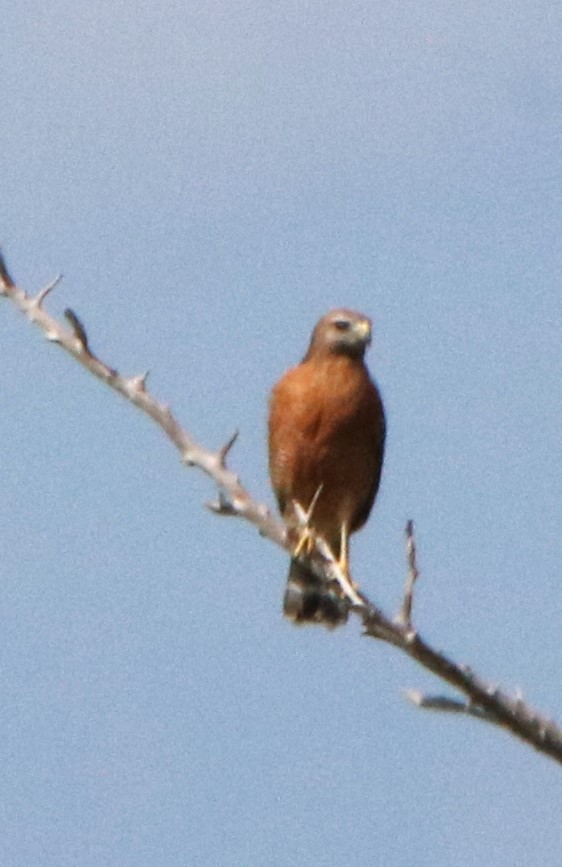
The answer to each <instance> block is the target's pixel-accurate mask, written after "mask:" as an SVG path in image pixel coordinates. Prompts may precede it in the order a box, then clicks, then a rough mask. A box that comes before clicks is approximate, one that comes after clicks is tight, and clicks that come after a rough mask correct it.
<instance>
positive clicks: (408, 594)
mask: <svg viewBox="0 0 562 867" xmlns="http://www.w3.org/2000/svg"><path fill="white" fill-rule="evenodd" d="M406 556H407V560H408V577H407V578H406V588H405V590H404V598H403V600H402V606H401V608H400V612H399V613H398V616H397V618H396V622H397V623H400V624H402V626H411V625H412V609H413V605H414V589H415V586H416V581H417V580H418V578H419V574H420V573H419V571H418V566H417V560H416V539H415V536H414V522H413V521H411V520H410V521H408V522H407V524H406Z"/></svg>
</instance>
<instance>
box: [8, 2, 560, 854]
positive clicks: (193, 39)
mask: <svg viewBox="0 0 562 867" xmlns="http://www.w3.org/2000/svg"><path fill="white" fill-rule="evenodd" d="M1 6H2V9H1V13H2V14H1V20H2V35H1V42H2V72H1V79H0V81H1V85H0V87H1V94H2V137H1V141H2V159H1V160H0V209H1V243H2V246H3V249H4V251H5V254H6V257H7V261H8V264H9V266H10V268H11V270H12V272H13V274H14V276H15V278H16V279H17V280H18V281H19V282H20V283H21V285H22V286H23V287H24V288H26V289H28V290H30V291H36V290H38V289H40V288H41V287H42V286H44V285H45V284H46V283H47V282H49V281H50V280H51V279H52V278H53V277H54V276H55V275H56V274H57V273H58V272H60V271H62V272H64V275H65V280H64V282H63V283H62V285H61V286H60V287H59V288H58V289H57V291H56V292H55V293H54V295H53V296H52V297H51V298H50V299H49V309H50V310H51V312H53V313H56V314H58V315H60V314H61V313H62V310H63V309H64V307H66V306H71V307H73V308H74V309H75V310H76V311H77V313H78V314H79V315H80V316H81V317H82V318H83V320H84V322H85V324H86V326H87V328H88V332H89V335H90V340H91V343H92V346H93V349H94V351H96V352H97V353H98V354H100V355H102V357H104V359H106V360H107V361H108V363H110V364H111V365H113V366H116V367H118V368H119V369H120V370H122V371H123V372H125V373H131V374H134V373H139V372H142V371H143V370H145V369H146V368H150V370H151V380H150V382H151V386H152V389H153V390H154V392H155V393H156V394H157V396H158V397H159V398H160V399H163V400H166V401H169V402H170V403H171V405H172V408H173V409H174V411H175V412H176V413H177V415H178V416H179V418H180V420H181V421H182V422H183V423H184V424H185V425H186V426H187V427H188V428H189V429H190V430H191V432H192V433H193V434H194V435H195V436H196V437H197V438H198V439H199V440H200V441H201V442H203V443H204V444H206V445H208V446H211V447H216V446H219V445H221V444H222V443H223V442H224V441H225V440H226V439H227V438H228V437H229V436H230V434H231V433H232V431H233V429H235V428H239V430H240V440H239V443H238V444H237V446H236V448H235V450H234V453H233V464H234V465H235V467H236V468H237V470H239V471H240V473H241V475H242V479H243V481H244V483H245V484H246V485H247V486H248V487H249V488H250V490H251V491H252V492H253V493H254V494H255V495H256V496H257V497H259V498H260V499H264V500H267V501H268V502H269V503H270V504H272V505H273V498H272V495H271V493H270V491H269V483H268V479H267V471H266V448H265V420H266V405H267V396H268V392H269V389H270V387H271V385H272V384H273V382H274V381H275V380H276V378H277V377H278V376H279V375H280V374H281V373H282V371H283V370H284V369H285V368H286V367H288V366H289V365H291V364H293V363H295V362H296V361H297V360H298V359H299V358H300V357H301V356H302V354H303V352H304V350H305V348H306V343H307V340H308V336H309V333H310V329H311V327H312V325H313V324H314V322H315V321H316V319H317V318H318V317H319V316H320V315H321V314H322V313H324V312H325V311H326V310H327V309H329V308H330V307H333V306H339V305H346V306H351V307H354V308H357V309H359V310H361V311H363V312H365V313H367V314H369V315H370V316H372V318H373V320H374V343H373V346H372V349H371V351H370V354H369V363H370V366H371V369H372V370H373V371H374V374H375V376H376V378H377V379H378V381H379V383H380V386H381V389H382V391H383V394H384V397H385V401H386V405H387V410H388V419H389V439H388V455H387V462H386V467H385V474H384V481H383V485H382V489H381V494H380V498H379V501H378V503H377V506H376V509H375V512H374V515H373V517H372V519H371V521H370V523H369V525H368V527H367V528H366V529H365V530H364V531H363V532H362V533H361V534H359V535H358V536H357V537H355V539H354V544H353V552H352V557H353V568H354V573H355V575H356V576H357V578H358V579H359V580H360V581H361V583H362V585H363V586H364V588H365V590H366V591H367V592H368V593H369V595H371V596H372V597H373V598H374V599H375V600H376V601H377V603H379V604H380V605H382V606H383V607H384V608H385V610H387V611H388V612H389V613H393V612H394V611H395V610H396V609H397V607H398V604H399V599H400V594H401V590H402V586H403V582H404V578H405V561H404V546H403V528H404V524H405V521H406V519H407V518H408V517H412V518H414V519H415V521H416V527H417V533H418V546H419V562H420V567H421V570H422V578H421V580H420V584H419V589H418V596H417V605H416V621H417V625H418V627H419V629H420V630H421V632H422V633H423V635H424V636H425V637H426V638H428V639H429V640H431V641H432V642H433V643H434V644H435V645H436V646H437V647H439V648H442V649H444V650H447V651H448V652H450V653H451V654H452V655H453V656H454V657H455V659H457V660H458V661H460V662H464V663H467V664H470V665H471V666H473V667H474V669H475V670H476V671H477V672H479V673H480V674H481V675H482V676H484V677H486V678H488V679H490V680H492V681H494V682H497V683H501V684H502V685H503V686H504V687H506V688H508V689H510V690H515V689H516V688H520V689H522V690H523V693H524V695H525V697H526V698H527V699H528V700H529V701H530V702H531V703H533V704H535V705H536V706H537V707H538V708H540V709H541V710H543V711H544V712H545V713H547V714H549V715H552V716H554V717H555V718H557V719H558V720H559V721H560V720H562V692H561V682H562V677H561V671H562V649H561V647H562V645H561V624H562V574H561V563H562V539H561V536H562V534H561V531H560V502H561V493H562V460H561V445H560V431H561V425H562V410H561V407H562V386H561V380H562V376H561V373H562V350H561V331H562V302H561V271H562V248H561V242H560V239H561V238H562V201H561V199H562V195H561V193H562V7H561V6H560V4H558V3H552V2H547V0H538V2H535V3H528V2H523V0H515V2H514V0H510V2H507V0H506V2H500V0H488V2H468V3H463V4H458V3H457V4H453V3H442V2H436V0H428V2H422V3H419V2H405V3H387V2H384V3H382V2H373V0H370V2H366V0H365V2H360V0H349V2H345V3H343V2H330V0H326V2H321V0H318V2H306V0H301V2H296V0H292V2H288V0H280V2H278V3H259V2H240V3H237V2H233V3H230V2H224V0H223V2H209V0H205V2H197V3H195V2H192V0H187V2H183V3H180V2H178V0H172V2H160V3H148V2H137V3H134V2H131V0H124V2H122V3H120V4H117V3H110V2H99V3H93V4H86V3H75V2H74V3H73V2H69V0H51V2H49V3H48V4H45V3H39V2H33V0H31V2H25V0H24V2H20V3H17V4H14V3H6V2H3V3H2V4H1ZM0 363H1V371H2V376H1V386H0V400H1V410H2V411H1V414H0V442H1V443H2V448H1V452H0V485H1V488H0V527H1V533H0V576H1V591H0V618H1V621H0V622H1V638H0V647H1V655H0V661H1V673H2V687H1V700H0V764H1V767H2V773H1V775H0V864H1V865H2V867H35V865H41V867H42V865H47V867H50V865H57V867H59V865H60V867H75V865H79V867H114V865H119V867H160V865H172V867H176V865H195V867H214V865H220V867H223V865H224V867H262V865H263V867H269V865H272V867H293V865H311V867H339V865H352V867H355V865H357V867H367V865H379V864H380V865H385V867H401V865H414V864H415V865H420V867H424V865H427V867H429V865H432V867H433V865H436V864H437V865H454V867H469V865H470V867H472V865H482V864H486V865H492V867H495V865H501V867H503V865H509V867H519V865H526V867H527V865H531V867H539V865H540V867H544V865H558V864H560V860H561V858H562V854H561V853H562V820H561V816H562V811H561V805H562V774H561V769H560V767H559V766H558V765H556V764H555V763H553V762H551V761H549V760H547V759H545V758H544V757H542V756H540V755H538V754H535V753H534V752H533V751H532V750H531V749H530V748H528V747H526V746H524V745H522V744H520V743H519V742H517V741H515V740H513V739H512V738H510V737H509V736H508V735H506V734H504V733H503V732H501V731H500V730H495V729H493V728H491V727H486V726H484V725H482V724H479V723H478V722H475V721H471V720H463V719H459V718H449V717H445V716H439V715H429V714H424V713H422V712H421V711H417V710H415V709H414V708H412V707H411V706H410V705H408V704H407V703H406V702H405V701H404V698H403V695H402V690H403V689H404V688H407V687H414V688H420V689H423V690H426V691H430V692H436V691H437V692H441V691H442V687H441V686H440V684H439V683H438V682H437V681H435V680H434V679H432V678H431V677H430V676H429V675H427V674H426V673H425V672H423V671H422V670H421V669H418V668H417V667H416V666H414V665H413V663H411V662H410V661H409V660H408V659H406V658H402V657H401V656H400V655H399V654H398V653H397V652H395V651H393V650H392V649H391V648H388V647H386V646H384V645H379V644H378V643H376V642H374V641H370V640H366V639H363V638H361V636H360V634H359V629H358V627H357V625H356V624H351V625H350V626H349V627H348V628H346V629H344V630H340V631H339V632H337V633H333V634H329V633H326V632H323V631H321V630H318V629H308V630H306V629H304V630H298V629H295V628H294V627H292V626H291V625H290V624H288V623H286V622H284V621H283V620H282V618H281V616H280V606H281V598H282V594H283V586H284V581H285V575H286V570H287V558H286V556H285V555H284V554H283V552H281V551H280V550H278V549H276V548H275V547H273V546H272V545H270V544H268V543H267V542H265V541H264V540H261V539H260V538H259V537H258V535H257V533H256V532H255V531H254V530H253V529H252V528H251V527H249V526H248V525H245V524H243V523H241V522H237V521H234V520H226V519H218V518H216V517H214V516H212V515H211V514H209V513H208V512H207V511H206V510H205V509H204V508H203V507H202V504H203V503H204V501H205V500H207V499H210V498H212V496H213V488H212V485H211V484H210V483H209V481H208V480H207V479H205V478H204V477H203V476H202V475H201V474H199V473H198V472H196V471H194V470H190V471H188V470H185V469H183V468H182V467H181V466H180V465H179V462H178V455H177V453H176V452H175V451H174V450H173V448H172V447H171V446H170V445H169V443H168V442H167V441H166V439H165V438H164V437H163V436H162V434H161V432H160V431H159V430H158V429H157V428H156V427H155V426H153V425H152V424H151V422H150V421H149V420H147V419H146V418H145V417H143V416H142V415H141V414H140V413H139V412H137V411H135V410H134V409H133V408H132V407H130V406H128V405H127V404H126V403H125V402H123V401H122V400H120V399H119V398H118V397H117V396H116V395H114V394H113V393H112V392H110V391H109V390H108V389H106V388H104V387H103V386H102V385H101V384H100V383H98V382H97V381H95V380H94V379H92V378H91V377H89V376H88V375H87V374H86V373H85V371H83V370H82V369H81V368H80V367H79V366H78V365H76V364H75V363H74V362H73V361H72V360H71V359H70V358H68V357H66V356H65V355H64V354H63V353H62V352H61V351H60V350H58V349H57V348H55V347H53V346H50V345H49V344H48V343H46V342H45V341H44V340H42V338H41V336H40V334H39V333H38V332H37V331H35V330H34V329H33V328H32V327H31V326H30V325H29V324H28V323H27V322H26V321H25V320H24V319H23V318H22V317H21V316H19V315H18V314H17V313H16V312H15V310H14V309H13V308H12V307H11V306H10V305H9V304H8V303H7V302H5V301H4V302H3V303H1V304H0Z"/></svg>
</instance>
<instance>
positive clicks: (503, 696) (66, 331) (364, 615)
mask: <svg viewBox="0 0 562 867" xmlns="http://www.w3.org/2000/svg"><path fill="white" fill-rule="evenodd" d="M59 279H60V278H57V279H56V280H54V281H53V282H52V283H51V284H49V285H48V286H46V287H45V288H44V289H43V290H42V291H41V292H39V293H38V294H37V295H36V296H30V295H28V294H27V293H26V292H25V291H24V290H23V289H21V288H19V287H18V286H17V285H16V284H15V283H14V282H13V280H12V278H11V277H10V274H9V272H8V270H7V268H6V264H5V262H4V260H3V258H2V257H1V256H0V295H1V296H5V297H6V298H8V299H9V300H10V301H12V303H13V304H14V305H15V306H16V307H17V308H18V309H19V310H20V311H21V312H22V313H23V314H24V315H25V316H26V317H27V319H29V321H30V322H32V323H34V324H35V325H37V326H38V327H39V328H40V329H41V331H42V332H43V334H44V335H45V337H46V338H47V340H50V341H51V342H53V343H56V344H58V345H59V346H61V347H62V348H63V349H65V350H66V351H67V352H68V353H69V354H70V355H72V357H73V358H75V359H76V361H78V362H79V363H80V364H82V365H83V367H85V368H86V369H87V370H88V371H89V372H90V373H92V374H93V375H94V376H96V377H97V378H98V379H101V380H102V381H103V382H105V383H106V384H107V385H109V386H110V387H111V388H112V389H114V391H117V392H118V393H119V394H121V395H122V396H123V397H124V398H126V400H128V401H130V402H131V403H133V404H134V405H135V406H137V407H139V409H141V410H142V411H143V412H145V413H146V414H147V415H148V416H150V418H152V419H153V421H154V422H155V423H156V424H157V425H158V426H159V427H160V428H161V429H162V431H163V432H164V433H165V434H166V436H167V437H168V439H170V440H171V442H172V443H173V444H174V445H175V447H176V448H177V449H178V451H179V452H180V455H181V460H182V463H184V464H185V465H186V466H194V467H198V468H199V469H200V470H202V471H203V472H204V473H206V474H207V475H208V476H210V478H211V479H212V480H213V481H214V482H215V484H216V486H217V488H218V498H217V500H216V501H215V502H213V503H208V504H207V505H208V507H209V508H210V509H211V510H212V511H214V512H215V513H217V514H220V515H233V516H236V517H239V518H243V519H244V520H246V521H248V522H249V523H251V524H253V525H254V526H255V527H257V529H258V530H259V532H260V534H261V535H262V536H265V537H267V538H268V539H270V540H271V541H272V542H274V543H275V544H277V545H279V546H281V547H283V548H285V549H287V550H290V549H291V544H290V541H289V540H288V534H287V531H286V530H287V528H286V527H285V526H284V524H283V523H282V522H281V521H279V520H277V519H276V518H275V517H274V516H272V514H271V513H270V511H269V509H268V508H267V507H266V506H265V505H263V504H262V503H258V502H256V501H255V500H254V499H253V498H252V496H251V495H250V494H249V492H248V491H247V490H246V488H244V487H243V485H242V484H241V482H240V479H239V478H238V476H237V475H236V473H234V472H233V471H232V470H230V469H228V467H227V464H226V459H227V456H228V454H229V452H230V449H231V448H232V446H233V445H234V442H235V440H236V437H237V433H235V434H234V435H233V436H232V437H231V438H230V439H229V440H228V441H227V442H226V444H225V445H224V446H222V448H220V449H219V450H218V451H210V450H208V449H206V448H204V447H203V446H201V445H199V443H197V442H196V441H195V439H194V438H193V437H192V436H191V434H190V433H188V431H187V430H186V429H185V428H183V427H182V426H181V425H180V424H179V422H178V421H177V420H176V418H175V417H174V415H173V413H172V412H171V410H170V408H169V406H167V405H166V404H164V403H160V402H159V401H158V400H157V399H156V398H155V397H154V396H153V395H152V394H150V392H149V391H148V390H147V376H148V374H147V373H142V374H139V375H136V376H123V375H122V374H120V373H118V371H117V370H115V369H114V368H112V367H109V366H108V365H107V364H105V362H103V361H102V360H101V359H100V358H98V357H97V356H96V355H95V354H94V353H93V352H92V350H91V348H90V344H89V340H88V336H87V332H86V329H85V327H84V325H83V323H82V322H81V320H80V319H79V318H78V316H77V315H76V313H74V312H73V311H72V310H66V311H65V317H66V319H67V321H68V322H69V324H70V328H67V327H65V326H64V325H63V324H62V323H60V322H59V321H58V320H56V319H55V318H54V317H52V316H50V315H49V314H48V313H47V312H46V311H45V309H44V307H43V303H44V301H45V299H46V297H47V295H48V294H49V293H50V292H51V291H52V290H53V288H54V287H55V286H56V284H57V283H58V282H59ZM406 553H407V561H408V577H407V582H406V589H405V592H404V597H403V600H402V605H401V608H400V611H399V613H398V615H397V617H396V618H395V619H394V620H392V619H390V618H389V617H387V616H386V615H385V614H384V613H383V612H382V611H381V610H380V609H379V608H377V606H376V605H374V604H373V603H372V602H371V601H370V600H369V599H368V598H367V597H366V596H365V595H364V593H363V592H362V591H360V590H359V589H358V588H357V587H356V586H352V585H350V583H349V581H348V578H347V576H345V575H343V574H341V571H340V570H339V568H338V565H337V563H336V561H335V558H334V557H333V555H332V554H331V552H330V550H329V549H328V548H327V546H326V545H325V544H324V543H323V542H322V540H318V544H317V551H316V552H315V554H314V555H313V564H312V565H313V568H314V569H315V571H317V572H318V574H319V575H321V576H322V577H324V578H325V580H327V581H333V580H336V581H338V583H339V585H340V587H341V589H342V592H343V593H344V595H345V596H346V597H347V599H348V600H349V604H350V610H351V612H352V613H353V614H355V615H356V616H357V617H358V618H359V619H360V620H361V621H362V624H363V628H364V635H366V636H369V637H371V638H378V639H380V640H382V641H386V642H387V643H389V644H392V645H393V646H394V647H397V648H398V649H399V650H401V651H402V652H403V653H405V654H407V655H408V656H409V657H410V658H411V659H414V660H415V661H416V662H418V663H419V664H420V665H421V666H423V667H424V668H425V669H427V670H429V671H430V672H432V673H433V674H435V675H436V676H437V677H439V678H441V680H444V681H445V682H447V683H448V684H450V685H451V686H453V687H454V688H455V689H457V690H458V691H459V692H460V693H461V694H463V696H464V698H463V699H462V698H451V697H448V696H426V695H423V694H422V693H420V692H418V691H416V690H408V691H406V696H407V698H408V699H409V700H410V701H412V702H413V703H414V704H416V705H417V706H418V707H421V708H425V709H428V710H437V711H441V712H449V713H461V714H464V715H469V716H474V717H477V718H478V719H481V720H484V721H485V722H488V723H492V724H493V725H497V726H501V727H502V728H505V729H507V730H508V731H509V732H511V734H513V735H515V736H516V737H518V738H520V739H521V740H523V741H525V742H526V743H527V744H529V745H531V746H532V747H534V748H535V749H536V750H538V751H539V752H542V753H544V754H545V755H547V756H549V757H550V758H552V759H554V760H555V761H557V762H559V763H560V764H562V729H560V728H559V727H558V726H557V725H556V724H555V723H554V722H553V721H552V720H550V719H547V718H546V717H543V716H542V715H540V714H539V713H538V712H537V711H535V710H534V709H533V708H532V707H530V706H529V705H528V704H526V703H525V702H524V701H523V700H522V698H521V697H520V696H519V695H516V696H511V695H508V694H507V693H505V692H504V691H503V690H500V689H498V688H497V687H495V686H493V685H491V684H489V683H486V682H485V681H483V680H482V679H480V678H479V677H478V676H477V675H475V674H474V673H473V672H472V671H471V669H470V668H468V667H467V666H464V665H459V664H458V663H455V662H454V661H453V660H451V659H449V657H447V656H446V655H445V654H444V653H440V652H438V651H437V650H434V649H433V648H432V647H431V646H430V645H429V644H428V643H427V642H426V641H424V639H423V638H421V636H420V635H419V633H418V632H417V630H416V629H415V628H414V626H413V625H412V610H413V599H414V589H415V584H416V581H417V579H418V576H419V572H418V567H417V562H416V547H415V538H414V531H413V524H412V522H411V521H410V522H408V525H407V527H406Z"/></svg>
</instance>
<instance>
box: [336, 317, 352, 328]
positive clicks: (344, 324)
mask: <svg viewBox="0 0 562 867" xmlns="http://www.w3.org/2000/svg"><path fill="white" fill-rule="evenodd" d="M349 324H350V323H349V319H334V328H337V329H338V331H347V329H348V328H349Z"/></svg>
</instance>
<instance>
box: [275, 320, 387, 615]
mask: <svg viewBox="0 0 562 867" xmlns="http://www.w3.org/2000/svg"><path fill="white" fill-rule="evenodd" d="M370 338H371V322H370V320H369V319H368V318H367V317H366V316H363V315H362V314H360V313H356V312H355V311H353V310H343V309H342V310H332V311H330V312H329V313H327V314H326V315H325V316H323V317H322V319H320V321H319V322H318V324H317V325H316V327H315V329H314V331H313V333H312V338H311V341H310V346H309V348H308V352H307V353H306V355H305V357H304V358H303V360H302V362H301V363H300V364H299V365H298V366H297V367H293V368H291V369H290V370H289V371H287V373H285V375H284V376H283V377H282V378H281V379H280V380H279V382H278V383H277V385H275V387H274V388H273V391H272V393H271V399H270V407H269V470H270V475H271V482H272V485H273V489H274V491H275V494H276V497H277V501H278V504H279V509H280V511H281V514H282V516H283V518H284V519H285V521H286V522H287V524H288V525H289V526H291V525H293V526H294V525H295V524H296V523H297V522H296V520H295V507H294V503H295V501H296V502H298V503H299V504H300V505H301V506H302V507H303V509H305V510H307V509H308V508H309V507H310V505H311V503H312V502H313V500H314V497H315V496H316V495H317V499H316V502H315V503H314V505H313V508H312V511H311V515H310V518H309V527H310V529H311V530H312V531H313V532H314V533H316V534H318V535H320V536H322V537H323V538H324V539H325V541H326V542H327V543H328V544H329V546H330V548H331V549H332V551H333V552H334V554H335V555H336V557H338V558H342V565H343V567H344V568H347V538H348V536H349V534H350V533H353V532H355V531H356V530H359V528H360V527H362V526H363V524H364V523H365V521H366V520H367V518H368V517H369V513H370V511H371V508H372V506H373V503H374V500H375V497H376V494H377V490H378V487H379V481H380V475H381V469H382V463H383V454H384V440H385V417H384V409H383V405H382V401H381V398H380V394H379V392H378V389H377V387H376V385H375V384H374V382H373V381H372V380H371V378H370V376H369V372H368V370H367V368H366V366H365V364H364V361H363V357H364V354H365V349H366V347H367V346H368V344H369V343H370ZM342 543H343V547H342ZM348 609H349V606H348V604H347V601H346V600H344V599H343V598H342V596H341V593H340V592H339V589H334V588H332V587H331V586H328V584H327V583H326V582H323V581H321V580H320V579H319V578H317V577H316V576H315V575H314V574H313V573H312V571H311V570H310V569H308V568H307V567H306V563H303V562H302V557H300V558H299V560H296V559H294V558H293V559H292V560H291V567H290V570H289V579H288V583H287V589H286V592H285V599H284V614H285V616H286V617H288V618H289V619H290V620H293V621H294V622H296V623H306V622H311V623H324V624H326V625H332V626H335V625H337V624H338V623H341V622H344V621H345V620H346V619H347V614H348Z"/></svg>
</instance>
